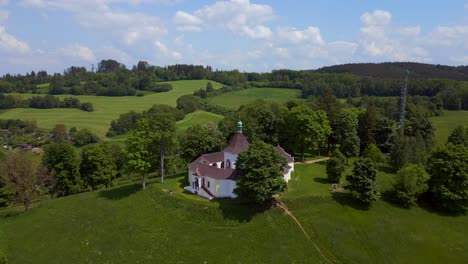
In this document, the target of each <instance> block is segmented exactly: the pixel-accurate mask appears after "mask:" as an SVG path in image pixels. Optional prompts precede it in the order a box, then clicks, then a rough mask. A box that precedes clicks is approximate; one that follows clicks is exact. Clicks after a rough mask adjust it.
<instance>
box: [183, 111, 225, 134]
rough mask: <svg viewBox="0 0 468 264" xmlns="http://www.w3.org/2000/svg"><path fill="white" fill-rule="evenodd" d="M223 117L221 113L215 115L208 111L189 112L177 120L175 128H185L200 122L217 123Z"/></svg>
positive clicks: (202, 123) (201, 123)
mask: <svg viewBox="0 0 468 264" xmlns="http://www.w3.org/2000/svg"><path fill="white" fill-rule="evenodd" d="M221 119H223V116H222V115H217V114H214V113H210V112H205V111H196V112H193V113H190V114H188V115H186V116H185V118H184V119H183V120H180V121H178V122H177V129H178V130H186V129H187V128H189V127H191V126H193V125H196V124H200V125H204V124H208V123H209V122H211V123H215V124H217V123H218V122H219V121H221Z"/></svg>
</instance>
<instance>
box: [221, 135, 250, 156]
mask: <svg viewBox="0 0 468 264" xmlns="http://www.w3.org/2000/svg"><path fill="white" fill-rule="evenodd" d="M248 148H249V142H248V141H247V139H246V138H245V136H244V134H242V133H236V134H235V135H234V136H233V137H232V139H231V142H229V145H228V146H227V147H226V148H225V149H224V152H229V153H232V154H239V153H241V152H242V151H244V150H246V149H248Z"/></svg>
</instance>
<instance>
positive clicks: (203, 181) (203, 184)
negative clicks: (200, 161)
mask: <svg viewBox="0 0 468 264" xmlns="http://www.w3.org/2000/svg"><path fill="white" fill-rule="evenodd" d="M201 185H202V186H205V178H202V179H201Z"/></svg>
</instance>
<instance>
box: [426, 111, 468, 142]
mask: <svg viewBox="0 0 468 264" xmlns="http://www.w3.org/2000/svg"><path fill="white" fill-rule="evenodd" d="M430 120H431V122H432V124H434V126H435V127H436V131H435V138H436V142H437V143H438V144H445V143H446V142H447V138H448V136H449V135H450V133H451V132H452V131H453V130H454V129H455V128H456V127H457V126H459V125H464V126H466V127H468V111H444V114H443V115H442V116H435V117H431V118H430Z"/></svg>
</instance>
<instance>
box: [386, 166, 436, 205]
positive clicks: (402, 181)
mask: <svg viewBox="0 0 468 264" xmlns="http://www.w3.org/2000/svg"><path fill="white" fill-rule="evenodd" d="M428 180H429V174H428V173H427V172H426V170H424V167H423V166H422V165H418V164H408V165H406V166H404V167H403V168H401V169H400V170H399V171H398V173H397V178H396V182H395V184H394V186H393V190H394V192H395V197H396V198H397V199H398V201H399V202H400V203H401V204H402V205H403V206H405V207H408V208H409V207H411V206H414V205H416V201H417V200H418V199H419V197H420V196H421V195H422V194H423V193H425V192H426V191H427V190H428V189H429V186H428V184H427V182H428Z"/></svg>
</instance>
